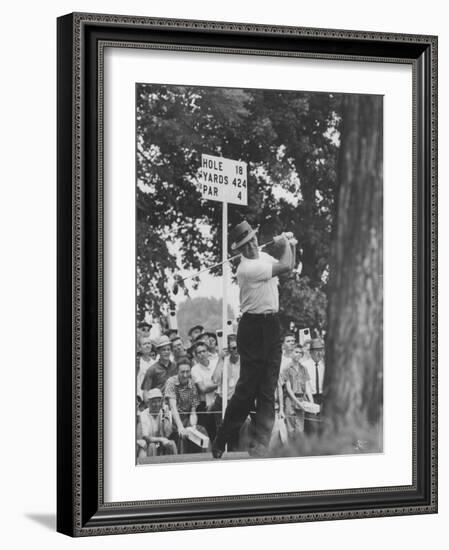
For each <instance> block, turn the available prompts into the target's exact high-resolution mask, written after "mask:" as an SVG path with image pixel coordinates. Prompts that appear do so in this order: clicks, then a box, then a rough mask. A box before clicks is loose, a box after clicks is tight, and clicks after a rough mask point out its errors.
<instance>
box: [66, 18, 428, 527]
mask: <svg viewBox="0 0 449 550" xmlns="http://www.w3.org/2000/svg"><path fill="white" fill-rule="evenodd" d="M57 30H58V57H57V73H58V74H57V82H58V94H57V95H58V103H57V110H58V125H57V131H58V137H57V142H58V166H57V178H58V202H57V208H58V221H57V231H58V246H57V250H58V262H57V265H58V285H57V299H58V336H57V338H58V352H57V357H58V382H57V390H58V411H57V414H58V422H57V434H58V443H57V448H58V463H57V478H58V494H57V530H58V531H59V532H61V533H65V534H67V535H71V536H88V535H103V534H118V533H132V532H145V531H163V530H175V529H199V528H211V527H224V526H241V525H259V524H268V523H286V522H302V521H315V520H320V521H321V520H330V519H342V518H363V517H375V516H393V515H404V514H420V513H435V512H437V298H436V295H437V294H436V293H437V37H435V36H422V35H403V34H384V33H374V32H361V31H346V30H330V29H312V28H294V27H278V26H266V25H250V24H241V23H221V22H207V21H193V20H192V21H185V20H173V19H153V18H147V17H132V16H122V15H120V16H118V15H117V16H115V15H96V14H84V13H75V14H69V15H65V16H63V17H60V18H59V19H58V21H57ZM104 42H108V43H111V42H114V43H116V44H124V45H129V44H130V43H138V44H140V45H142V46H145V45H148V44H149V43H152V44H159V45H161V44H163V45H165V47H166V48H168V49H170V48H173V47H177V48H181V49H183V48H185V49H187V50H188V49H189V48H192V47H194V48H201V49H203V50H204V51H210V50H211V49H212V48H226V50H227V52H229V53H232V51H234V52H237V53H238V50H242V49H244V50H245V51H248V50H249V51H251V53H252V54H254V55H267V54H270V55H281V52H282V55H289V54H295V55H301V56H304V57H313V58H319V59H341V60H345V59H347V60H358V61H364V62H367V63H369V62H370V61H377V62H385V63H388V62H397V63H407V64H410V65H411V66H412V68H413V136H414V143H413V159H412V162H413V195H414V205H413V218H414V219H413V233H414V257H413V266H411V267H412V269H413V287H414V288H413V290H414V296H413V314H414V319H413V338H414V342H413V396H411V398H413V402H414V404H415V405H414V409H413V415H414V419H413V427H414V430H413V447H414V448H413V456H414V463H413V483H412V485H410V486H401V487H381V488H379V487H374V488H369V489H359V490H357V489H352V490H347V491H346V490H338V491H332V490H329V491H318V492H308V493H287V494H285V493H283V494H272V495H266V494H261V495H250V496H236V497H223V498H221V497H213V496H211V497H207V498H203V499H178V500H167V501H158V502H151V501H142V502H137V503H136V502H120V503H105V502H104V499H103V479H102V464H103V463H102V457H103V446H102V441H103V440H102V426H103V422H102V403H103V393H102V392H103V388H102V368H103V363H102V349H103V347H102V346H103V340H102V338H103V335H102V324H101V319H102V317H101V316H102V308H103V294H102V281H103V271H102V243H103V233H102V231H103V228H102V223H101V222H102V208H103V203H102V149H101V146H99V144H100V145H101V139H102V136H101V128H102V126H101V120H99V110H98V105H99V103H100V102H101V100H102V96H101V90H102V88H101V84H102V49H101V48H102V46H101V45H102V43H104Z"/></svg>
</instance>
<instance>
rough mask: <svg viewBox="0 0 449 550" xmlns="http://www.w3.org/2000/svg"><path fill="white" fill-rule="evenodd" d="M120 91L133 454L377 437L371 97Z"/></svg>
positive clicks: (298, 446)
mask: <svg viewBox="0 0 449 550" xmlns="http://www.w3.org/2000/svg"><path fill="white" fill-rule="evenodd" d="M135 92H136V94H135V98H136V106H135V129H136V132H135V139H136V141H135V153H136V158H135V162H136V182H135V185H136V194H135V209H136V266H135V267H136V271H135V272H136V318H135V323H136V326H135V329H136V330H135V335H136V371H135V379H136V386H135V387H136V399H135V403H136V425H135V427H134V426H130V430H131V429H134V428H135V433H136V439H135V442H136V450H135V452H136V464H137V465H149V464H152V463H176V462H201V461H220V460H244V459H251V460H252V459H260V458H279V459H281V458H288V457H303V456H304V457H305V456H307V457H314V456H322V455H352V454H367V453H382V452H383V147H384V143H383V109H384V104H383V101H384V98H383V96H382V95H374V94H347V93H334V92H332V91H329V92H315V91H313V90H298V91H296V90H277V89H243V88H225V87H205V86H204V87H199V86H190V85H189V86H187V85H181V84H180V85H173V84H170V85H168V84H161V83H151V82H150V83H147V82H139V83H137V84H136V89H135ZM354 304H356V305H357V307H356V309H354ZM130 376H132V374H131V373H130Z"/></svg>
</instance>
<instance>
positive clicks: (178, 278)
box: [172, 233, 297, 296]
mask: <svg viewBox="0 0 449 550" xmlns="http://www.w3.org/2000/svg"><path fill="white" fill-rule="evenodd" d="M283 235H285V236H286V237H287V239H288V240H289V242H290V244H296V243H297V241H296V239H294V238H293V233H283V234H282V235H279V236H277V237H274V238H273V239H271V241H268V242H267V243H264V244H262V245H260V246H259V247H258V249H259V250H262V249H263V248H265V247H266V246H268V245H270V244H273V243H276V242H277V241H278V240H279V239H280V238H281V237H282V236H283ZM240 256H241V254H236V255H235V256H231V257H230V258H228V259H227V260H225V261H224V262H218V263H216V264H214V265H211V266H210V267H205V268H204V269H201V270H200V271H197V272H196V273H193V274H192V275H187V276H186V277H181V275H175V282H174V283H173V288H172V292H173V294H174V295H175V296H176V295H177V294H178V292H179V286H180V284H181V283H183V282H184V281H187V280H188V279H194V278H195V277H198V275H201V273H206V272H207V271H211V270H212V269H214V268H216V267H219V266H221V265H223V264H224V263H226V262H233V261H234V260H236V259H237V258H240Z"/></svg>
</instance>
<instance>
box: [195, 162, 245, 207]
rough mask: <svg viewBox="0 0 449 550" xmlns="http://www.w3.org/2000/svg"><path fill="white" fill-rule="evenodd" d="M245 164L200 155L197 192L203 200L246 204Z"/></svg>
mask: <svg viewBox="0 0 449 550" xmlns="http://www.w3.org/2000/svg"><path fill="white" fill-rule="evenodd" d="M246 173H247V169H246V162H242V161H239V160H232V159H225V158H223V157H214V156H212V155H201V180H200V182H199V190H200V192H201V197H202V198H203V199H208V200H211V201H218V202H229V203H231V204H243V205H245V206H246V205H247V204H248V192H247V190H248V179H247V175H246Z"/></svg>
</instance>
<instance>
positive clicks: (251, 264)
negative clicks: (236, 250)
mask: <svg viewBox="0 0 449 550" xmlns="http://www.w3.org/2000/svg"><path fill="white" fill-rule="evenodd" d="M277 263H278V261H277V260H276V258H273V256H270V255H269V254H267V253H265V252H259V257H258V258H256V259H250V258H245V257H242V260H241V262H240V264H239V267H238V268H237V281H238V283H239V287H240V310H241V312H242V313H267V312H273V311H278V310H279V293H278V278H277V277H273V276H272V275H273V268H272V265H273V264H277Z"/></svg>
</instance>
